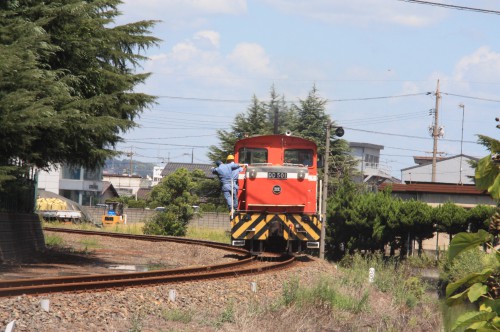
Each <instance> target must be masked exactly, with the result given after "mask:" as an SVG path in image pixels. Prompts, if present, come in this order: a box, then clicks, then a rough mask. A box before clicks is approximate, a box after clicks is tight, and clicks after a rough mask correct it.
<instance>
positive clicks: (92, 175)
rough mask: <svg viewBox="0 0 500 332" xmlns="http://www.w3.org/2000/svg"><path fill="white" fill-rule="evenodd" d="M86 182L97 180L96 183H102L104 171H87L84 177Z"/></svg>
mask: <svg viewBox="0 0 500 332" xmlns="http://www.w3.org/2000/svg"><path fill="white" fill-rule="evenodd" d="M83 179H84V180H95V181H101V180H102V170H101V169H96V170H88V169H86V170H85V172H84V175H83Z"/></svg>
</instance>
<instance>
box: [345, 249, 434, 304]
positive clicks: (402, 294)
mask: <svg viewBox="0 0 500 332" xmlns="http://www.w3.org/2000/svg"><path fill="white" fill-rule="evenodd" d="M370 268H373V269H374V270H375V277H374V280H373V285H374V286H375V288H377V289H378V290H380V291H381V292H384V293H390V294H391V295H392V296H393V297H394V300H395V301H396V303H397V304H405V305H407V306H408V307H410V308H413V307H415V306H417V305H418V304H419V303H420V302H421V301H425V300H426V299H427V298H426V297H425V296H424V295H425V293H426V292H427V291H428V290H432V289H431V286H430V285H428V284H426V283H425V282H424V281H422V279H420V278H419V277H416V276H414V275H413V272H412V267H411V265H410V264H408V263H406V262H399V261H398V260H385V259H384V258H383V257H382V256H381V255H368V256H361V255H359V254H355V255H353V256H349V257H347V258H346V259H344V260H343V261H342V262H341V270H342V271H343V273H342V277H341V280H340V282H341V283H343V284H344V285H346V286H349V287H353V288H359V287H366V283H367V281H368V273H369V269H370Z"/></svg>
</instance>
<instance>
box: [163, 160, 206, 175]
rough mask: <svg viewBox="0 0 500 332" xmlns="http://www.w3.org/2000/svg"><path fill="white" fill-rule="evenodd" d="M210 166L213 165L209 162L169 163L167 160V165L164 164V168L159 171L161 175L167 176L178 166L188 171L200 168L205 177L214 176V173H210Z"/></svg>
mask: <svg viewBox="0 0 500 332" xmlns="http://www.w3.org/2000/svg"><path fill="white" fill-rule="evenodd" d="M212 167H214V165H211V164H191V163H171V162H169V163H168V164H167V165H165V168H164V169H163V171H162V172H161V176H168V175H170V174H172V173H174V172H175V171H176V170H178V169H179V168H185V169H187V170H188V171H189V172H192V171H194V170H197V169H199V170H202V171H203V172H204V173H205V176H206V177H207V178H214V177H215V175H214V174H212Z"/></svg>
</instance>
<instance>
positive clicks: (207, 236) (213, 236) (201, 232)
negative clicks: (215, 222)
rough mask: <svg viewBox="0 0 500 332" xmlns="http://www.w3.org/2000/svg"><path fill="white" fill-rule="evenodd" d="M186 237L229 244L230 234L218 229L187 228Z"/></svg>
mask: <svg viewBox="0 0 500 332" xmlns="http://www.w3.org/2000/svg"><path fill="white" fill-rule="evenodd" d="M186 237H188V238H191V239H198V240H207V241H214V242H221V243H231V236H230V234H229V233H228V232H227V231H226V230H224V229H220V228H208V227H199V226H189V227H188V229H187V233H186Z"/></svg>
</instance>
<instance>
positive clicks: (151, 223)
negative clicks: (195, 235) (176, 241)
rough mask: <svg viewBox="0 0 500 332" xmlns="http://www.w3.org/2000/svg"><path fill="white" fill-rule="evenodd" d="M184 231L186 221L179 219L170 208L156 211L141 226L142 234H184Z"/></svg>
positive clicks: (185, 229) (185, 230)
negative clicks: (142, 226)
mask: <svg viewBox="0 0 500 332" xmlns="http://www.w3.org/2000/svg"><path fill="white" fill-rule="evenodd" d="M186 232H187V223H185V222H182V221H180V220H179V216H178V214H177V213H175V212H174V211H172V210H167V211H165V212H158V213H156V214H155V215H154V216H153V218H151V219H150V220H148V221H147V222H146V223H145V224H144V228H143V233H144V234H151V235H170V236H184V235H186Z"/></svg>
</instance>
